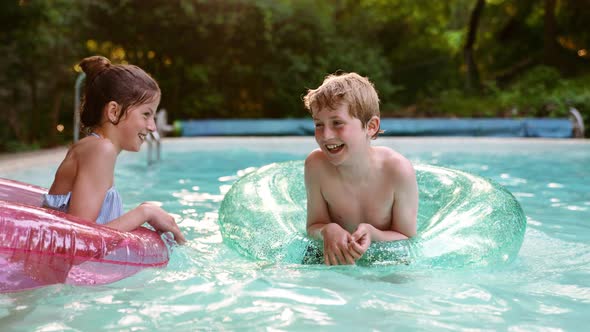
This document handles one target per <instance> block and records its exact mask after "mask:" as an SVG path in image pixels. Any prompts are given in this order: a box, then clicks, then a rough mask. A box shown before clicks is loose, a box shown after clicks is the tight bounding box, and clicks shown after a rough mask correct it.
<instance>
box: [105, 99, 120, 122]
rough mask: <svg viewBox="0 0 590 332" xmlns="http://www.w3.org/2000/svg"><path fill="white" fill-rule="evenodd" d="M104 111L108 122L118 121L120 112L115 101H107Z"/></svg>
mask: <svg viewBox="0 0 590 332" xmlns="http://www.w3.org/2000/svg"><path fill="white" fill-rule="evenodd" d="M105 108H106V113H107V120H109V122H110V123H112V124H115V123H117V122H118V121H119V115H120V112H121V107H120V106H119V104H118V103H117V102H116V101H109V102H108V103H107V104H106V106H105Z"/></svg>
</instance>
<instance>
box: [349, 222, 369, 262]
mask: <svg viewBox="0 0 590 332" xmlns="http://www.w3.org/2000/svg"><path fill="white" fill-rule="evenodd" d="M371 228H373V226H372V225H370V224H360V225H359V226H358V228H357V229H356V231H355V232H354V233H353V234H352V236H351V241H350V242H349V244H348V249H349V252H350V254H351V255H352V256H353V258H354V260H355V261H356V260H357V259H359V258H361V257H362V256H363V255H364V254H365V252H366V251H367V249H369V246H370V245H371Z"/></svg>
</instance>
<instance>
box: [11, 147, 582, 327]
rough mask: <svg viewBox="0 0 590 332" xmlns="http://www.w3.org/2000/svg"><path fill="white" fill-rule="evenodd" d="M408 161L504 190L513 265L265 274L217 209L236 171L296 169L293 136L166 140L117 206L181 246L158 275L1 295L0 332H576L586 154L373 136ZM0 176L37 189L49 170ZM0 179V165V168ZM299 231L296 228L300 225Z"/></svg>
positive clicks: (123, 167) (297, 269) (300, 152)
mask: <svg viewBox="0 0 590 332" xmlns="http://www.w3.org/2000/svg"><path fill="white" fill-rule="evenodd" d="M375 144H378V145H386V146H390V147H393V148H394V149H396V150H398V151H400V152H402V153H404V154H405V155H406V156H408V157H409V158H410V159H411V160H412V161H414V162H416V163H429V164H436V165H443V166H449V167H453V168H458V169H461V170H466V171H469V172H473V173H476V174H480V175H483V176H486V177H489V178H492V179H494V180H496V181H497V182H499V183H501V184H503V185H504V186H505V187H506V188H508V189H509V190H510V191H511V192H512V193H513V194H514V195H515V196H516V197H517V199H518V200H519V201H520V203H521V205H522V207H523V209H524V211H525V213H526V214H527V217H528V225H527V230H526V234H525V240H524V243H523V246H522V248H521V251H520V254H519V256H518V258H517V259H516V260H515V262H513V263H512V264H510V265H508V266H502V267H496V268H490V269H485V270H427V271H415V270H407V271H405V270H399V269H398V270H395V271H392V270H390V269H389V270H388V269H387V268H360V267H350V266H347V267H330V268H328V267H324V266H300V265H274V264H269V263H264V262H256V261H251V260H248V259H246V258H243V257H242V256H240V255H239V254H237V253H236V252H234V251H233V250H232V249H230V248H229V247H227V246H226V245H225V244H224V243H223V242H222V238H221V235H220V232H219V227H218V224H217V218H218V216H217V210H218V208H219V205H220V203H221V200H222V199H223V194H224V193H225V192H226V191H227V190H228V189H229V187H230V186H231V184H232V183H233V182H234V181H235V180H236V179H237V178H239V176H240V175H241V174H244V173H245V172H248V171H250V170H252V169H253V168H256V167H259V166H262V165H265V164H268V163H271V162H277V161H287V160H293V159H303V158H304V157H305V155H306V154H307V153H308V152H309V151H310V150H311V149H313V148H315V143H314V141H313V138H311V137H298V138H272V137H267V138H195V139H182V138H180V139H168V140H165V142H164V148H163V160H162V161H161V162H160V163H159V164H157V165H155V166H153V167H150V168H148V167H147V166H146V154H145V151H142V152H140V153H136V154H131V153H124V154H122V155H121V156H120V160H119V163H118V166H117V172H116V186H117V187H118V189H119V190H120V191H121V192H122V195H123V199H124V203H125V208H126V209H130V208H132V207H134V206H135V205H137V204H138V203H140V202H142V201H146V200H154V201H160V202H162V203H163V207H164V208H165V209H167V210H168V211H171V212H173V213H175V214H176V215H178V218H179V219H180V220H181V223H180V226H181V228H182V229H183V231H184V232H185V234H186V236H187V238H188V239H189V243H188V245H186V246H184V247H175V248H174V251H173V253H172V256H171V260H170V264H169V266H168V267H167V268H166V269H163V270H157V269H151V270H145V271H143V272H141V273H139V274H137V275H135V276H133V277H131V278H128V279H125V280H122V281H120V282H117V283H114V284H110V285H106V286H98V287H74V286H66V285H54V286H50V287H46V288H42V289H37V290H32V291H26V292H20V293H13V294H0V327H2V330H3V331H34V330H38V331H53V330H60V331H61V330H66V331H75V330H84V331H94V330H96V331H99V330H100V331H103V330H126V331H131V330H175V331H193V330H259V329H276V330H309V329H311V328H319V329H321V330H328V331H330V330H333V331H341V330H347V331H353V330H393V329H398V330H437V331H438V330H453V331H455V330H468V329H479V330H517V331H520V330H526V331H531V330H533V331H544V330H557V331H559V330H564V331H575V330H584V329H585V328H583V326H585V325H586V323H587V315H588V312H589V311H590V310H589V309H590V193H589V192H590V183H589V182H588V180H587V178H588V177H589V175H590V171H589V170H588V165H590V143H588V142H586V141H574V140H536V139H487V138H465V139H462V138H420V139H413V138H380V139H378V140H377V141H375ZM62 157H63V154H62V155H60V156H57V158H55V159H50V160H44V162H38V163H34V164H33V165H28V166H27V167H24V168H23V167H19V169H15V168H13V169H12V170H9V171H6V170H5V171H3V172H2V173H0V176H2V177H8V178H12V179H15V180H20V181H26V182H30V183H33V184H37V185H41V186H48V185H49V184H50V183H51V180H52V177H53V173H54V171H55V168H56V167H57V162H59V161H60V160H61V158H62ZM0 169H1V168H0ZM302 222H303V221H302Z"/></svg>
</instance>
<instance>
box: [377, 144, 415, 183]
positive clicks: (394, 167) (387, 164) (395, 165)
mask: <svg viewBox="0 0 590 332" xmlns="http://www.w3.org/2000/svg"><path fill="white" fill-rule="evenodd" d="M376 149H377V151H378V152H379V156H380V158H381V160H382V162H383V167H384V168H385V170H386V171H387V172H389V173H390V174H392V175H401V176H408V175H412V176H413V175H414V166H413V165H412V163H411V162H410V160H408V158H406V157H404V156H403V155H402V154H401V153H399V152H397V151H395V150H393V149H391V148H388V147H383V146H380V147H376Z"/></svg>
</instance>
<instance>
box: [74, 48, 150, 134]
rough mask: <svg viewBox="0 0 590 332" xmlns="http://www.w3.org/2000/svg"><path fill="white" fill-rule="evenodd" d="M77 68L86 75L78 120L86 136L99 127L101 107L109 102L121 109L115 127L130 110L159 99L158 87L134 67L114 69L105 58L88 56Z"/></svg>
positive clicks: (116, 66)
mask: <svg viewBox="0 0 590 332" xmlns="http://www.w3.org/2000/svg"><path fill="white" fill-rule="evenodd" d="M80 67H81V68H82V70H83V71H84V73H85V74H86V84H85V88H84V100H83V103H82V109H81V115H80V120H81V122H82V125H83V128H84V130H85V131H87V132H88V131H90V130H92V128H94V127H96V126H98V125H99V124H100V122H101V120H102V115H103V109H104V106H105V105H106V104H107V103H109V102H111V101H114V102H116V103H118V104H119V105H121V113H120V114H119V118H118V119H117V121H116V122H114V124H117V123H119V121H120V120H121V117H122V116H123V115H124V114H125V113H126V112H127V110H128V109H129V108H130V107H132V106H135V105H141V104H144V103H146V102H150V101H152V100H154V98H157V97H158V96H160V87H159V86H158V83H156V81H155V80H154V79H153V78H152V77H151V76H150V75H148V74H147V73H146V72H145V71H143V69H141V68H139V67H137V66H133V65H114V64H111V62H110V61H109V60H108V59H107V58H105V57H102V56H91V57H88V58H85V59H83V60H82V61H81V62H80Z"/></svg>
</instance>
